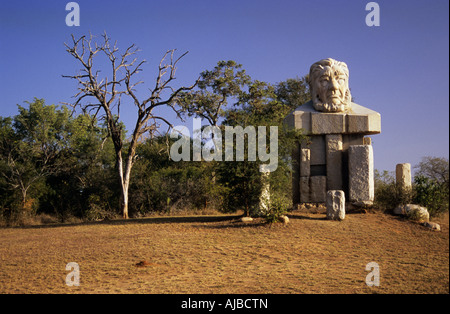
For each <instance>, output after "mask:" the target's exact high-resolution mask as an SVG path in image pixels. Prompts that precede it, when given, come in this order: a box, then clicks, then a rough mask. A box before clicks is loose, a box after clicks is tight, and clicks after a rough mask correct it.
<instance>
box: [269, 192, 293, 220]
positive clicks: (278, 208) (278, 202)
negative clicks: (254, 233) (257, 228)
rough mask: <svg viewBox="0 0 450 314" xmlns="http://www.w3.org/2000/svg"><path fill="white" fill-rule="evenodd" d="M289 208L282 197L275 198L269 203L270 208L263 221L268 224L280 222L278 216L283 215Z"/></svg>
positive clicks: (288, 204)
mask: <svg viewBox="0 0 450 314" xmlns="http://www.w3.org/2000/svg"><path fill="white" fill-rule="evenodd" d="M289 206H290V203H289V201H287V199H285V198H284V197H279V196H275V197H274V198H272V199H271V201H270V206H269V209H268V211H267V212H266V214H265V219H266V221H267V222H269V223H274V222H278V221H280V216H282V215H285V214H286V213H287V211H288V208H289Z"/></svg>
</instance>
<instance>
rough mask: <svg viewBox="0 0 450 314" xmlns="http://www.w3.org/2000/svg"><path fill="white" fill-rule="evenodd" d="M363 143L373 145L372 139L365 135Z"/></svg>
mask: <svg viewBox="0 0 450 314" xmlns="http://www.w3.org/2000/svg"><path fill="white" fill-rule="evenodd" d="M363 145H372V139H371V138H370V137H364V138H363Z"/></svg>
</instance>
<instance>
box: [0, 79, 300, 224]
mask: <svg viewBox="0 0 450 314" xmlns="http://www.w3.org/2000/svg"><path fill="white" fill-rule="evenodd" d="M200 92H201V90H199V94H200ZM307 95H308V88H307V84H306V82H305V79H304V78H303V79H298V78H297V79H290V80H287V81H285V82H281V83H279V84H277V85H270V84H267V83H264V82H259V81H250V80H249V81H247V82H246V88H245V89H242V90H241V89H240V90H239V93H237V94H235V96H236V97H234V98H233V99H234V103H233V104H232V105H230V106H228V107H226V108H225V107H222V108H220V113H218V115H217V118H220V123H219V119H217V120H215V121H214V123H215V124H216V125H217V126H218V127H220V128H221V129H222V130H223V129H224V127H225V126H227V125H228V126H237V125H239V126H242V127H244V128H245V127H246V126H249V125H254V126H265V125H267V126H269V125H277V126H279V134H278V135H279V155H280V158H279V161H278V167H277V170H276V171H275V172H273V173H271V175H270V176H269V179H268V180H269V181H270V193H271V194H273V195H274V202H273V203H274V204H275V205H276V206H284V207H286V208H287V207H288V206H289V204H290V200H291V170H290V169H291V166H290V151H291V148H292V145H293V143H295V141H298V140H301V138H302V135H301V133H300V132H298V131H296V132H292V131H288V130H286V129H285V128H284V127H283V119H284V117H285V116H286V115H287V114H288V113H289V112H290V111H291V110H292V109H293V108H296V107H297V106H298V105H299V104H301V103H303V102H305V100H306V98H307V97H308V96H307ZM186 97H192V94H189V95H186ZM26 104H27V106H18V111H19V112H18V114H17V115H16V116H14V117H0V218H1V221H2V224H9V225H13V224H24V223H27V221H29V220H30V219H33V217H36V216H41V217H45V218H46V219H47V220H53V221H55V222H56V221H61V222H64V221H68V220H73V219H86V220H100V219H105V218H113V217H117V216H118V215H120V203H121V199H120V198H121V193H120V183H119V178H118V176H117V171H116V167H117V163H116V159H115V152H114V146H113V143H112V140H111V137H110V134H109V131H108V127H107V125H105V123H104V122H103V121H98V120H97V119H95V117H94V116H93V115H89V114H87V113H80V114H75V113H74V112H72V111H71V110H69V108H68V107H66V106H55V105H46V104H45V102H44V100H43V99H36V98H35V99H34V101H32V102H26ZM180 105H182V103H181V101H180ZM184 112H185V116H197V117H202V116H201V115H196V114H194V113H193V112H189V111H188V110H185V111H184ZM174 124H175V123H174ZM121 128H122V134H123V140H124V143H125V146H126V145H127V143H128V141H127V138H126V128H125V126H124V125H121ZM290 132H291V133H290ZM174 141H176V139H171V138H170V137H169V136H168V134H165V135H159V136H157V135H156V134H155V133H150V134H149V135H148V136H147V137H145V138H144V139H142V140H141V141H140V143H139V144H138V146H137V149H136V156H135V161H134V162H135V163H134V167H133V170H132V174H131V180H130V191H129V195H130V198H129V209H130V210H129V211H130V216H131V217H140V216H143V215H147V214H149V213H152V212H168V213H176V212H177V211H179V210H184V211H185V210H189V211H191V210H192V211H195V210H196V211H204V210H208V209H214V210H220V211H222V212H234V211H236V210H244V211H245V213H246V214H252V213H254V212H255V211H257V210H258V208H259V203H260V196H261V191H262V188H263V185H264V184H263V180H266V178H265V177H264V176H262V175H261V172H259V165H260V163H261V162H252V161H248V159H247V155H246V156H245V157H246V158H245V159H244V161H234V162H225V161H224V162H214V161H212V162H205V161H202V162H192V161H191V162H189V161H179V162H174V161H172V160H171V159H170V157H169V151H170V147H171V145H172V144H173V142H174ZM191 145H192V143H191ZM124 150H125V151H126V149H124ZM245 153H246V154H247V152H245ZM281 156H285V157H281ZM280 204H281V205H280Z"/></svg>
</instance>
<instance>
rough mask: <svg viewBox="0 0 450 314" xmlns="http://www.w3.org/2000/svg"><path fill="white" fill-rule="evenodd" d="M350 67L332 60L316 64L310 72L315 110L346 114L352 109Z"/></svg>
mask: <svg viewBox="0 0 450 314" xmlns="http://www.w3.org/2000/svg"><path fill="white" fill-rule="evenodd" d="M348 77H349V73H348V67H347V64H345V63H344V62H340V61H337V60H334V59H331V58H328V59H323V60H320V61H318V62H316V63H314V64H313V65H312V66H311V68H310V71H309V82H308V83H309V89H310V91H311V98H312V102H313V106H314V109H316V110H317V111H322V112H346V111H348V110H349V109H350V108H351V99H352V96H351V94H350V89H349V87H348Z"/></svg>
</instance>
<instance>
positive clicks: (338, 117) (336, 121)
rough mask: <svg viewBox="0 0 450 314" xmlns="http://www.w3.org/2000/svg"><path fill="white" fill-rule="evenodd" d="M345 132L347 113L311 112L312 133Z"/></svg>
mask: <svg viewBox="0 0 450 314" xmlns="http://www.w3.org/2000/svg"><path fill="white" fill-rule="evenodd" d="M342 133H345V114H342V113H318V112H313V113H311V134H342Z"/></svg>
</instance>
